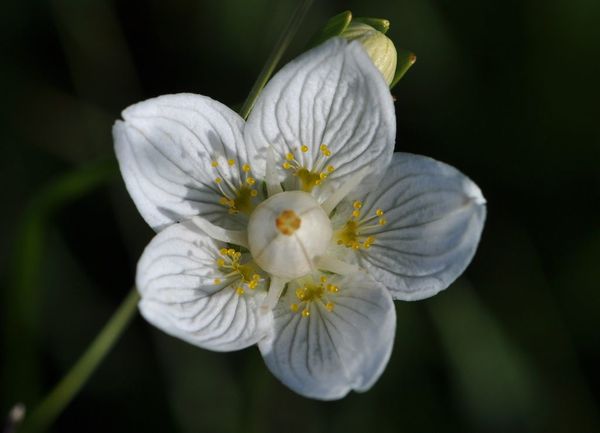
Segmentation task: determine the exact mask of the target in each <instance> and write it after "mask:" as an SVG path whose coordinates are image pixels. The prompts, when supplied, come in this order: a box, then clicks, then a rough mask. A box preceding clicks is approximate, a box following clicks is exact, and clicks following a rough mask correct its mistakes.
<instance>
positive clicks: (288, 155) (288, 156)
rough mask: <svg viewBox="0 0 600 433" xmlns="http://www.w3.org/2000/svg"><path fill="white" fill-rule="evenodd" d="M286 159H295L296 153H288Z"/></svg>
mask: <svg viewBox="0 0 600 433" xmlns="http://www.w3.org/2000/svg"><path fill="white" fill-rule="evenodd" d="M285 159H287V160H288V161H293V160H294V154H293V153H288V154H287V155H285Z"/></svg>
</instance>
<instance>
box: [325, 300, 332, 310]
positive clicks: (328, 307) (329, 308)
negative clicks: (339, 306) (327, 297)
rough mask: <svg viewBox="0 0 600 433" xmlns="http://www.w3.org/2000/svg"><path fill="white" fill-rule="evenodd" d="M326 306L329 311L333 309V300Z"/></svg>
mask: <svg viewBox="0 0 600 433" xmlns="http://www.w3.org/2000/svg"><path fill="white" fill-rule="evenodd" d="M325 308H327V311H333V302H328V303H327V304H325Z"/></svg>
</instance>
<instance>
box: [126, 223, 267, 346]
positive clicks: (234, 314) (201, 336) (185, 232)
mask: <svg viewBox="0 0 600 433" xmlns="http://www.w3.org/2000/svg"><path fill="white" fill-rule="evenodd" d="M223 247H226V244H224V243H221V242H216V241H214V240H212V239H211V238H209V237H208V236H206V235H205V234H204V233H202V232H201V231H199V230H198V229H197V228H196V227H195V226H193V225H192V224H191V223H183V224H174V225H172V226H170V227H168V228H166V229H165V230H163V231H162V232H160V233H159V234H158V235H156V236H155V237H154V239H153V240H152V241H151V242H150V244H149V245H148V246H147V247H146V250H145V251H144V253H143V254H142V257H141V259H140V261H139V263H138V269H137V281H136V283H137V287H138V290H139V292H140V294H141V296H142V299H141V301H140V305H139V307H140V311H141V313H142V315H143V316H144V317H145V318H146V320H148V321H149V322H150V323H152V324H153V325H154V326H156V327H158V328H160V329H161V330H163V331H164V332H166V333H167V334H170V335H172V336H175V337H178V338H181V339H182V340H185V341H187V342H189V343H192V344H194V345H196V346H199V347H203V348H206V349H210V350H218V351H226V350H237V349H242V348H244V347H248V346H250V345H252V344H254V343H256V342H257V341H258V340H259V339H260V338H261V337H262V336H263V333H262V330H263V328H264V327H265V326H266V325H267V324H268V322H269V321H270V319H271V318H270V316H269V315H265V314H260V315H259V314H258V306H259V305H260V304H261V303H262V302H263V300H264V298H265V291H264V290H263V288H261V287H259V288H257V289H255V290H251V289H247V288H246V289H247V290H245V293H244V294H242V295H240V294H238V293H237V292H236V288H237V287H239V286H240V285H241V279H240V277H239V276H238V277H237V278H236V277H233V278H226V277H225V276H224V275H223V272H221V271H220V270H219V269H218V266H217V264H216V261H217V259H218V258H219V257H220V256H219V254H220V253H219V249H221V248H223ZM217 278H220V279H221V280H222V281H218V280H215V279H217Z"/></svg>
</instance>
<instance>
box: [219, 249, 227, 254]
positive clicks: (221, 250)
mask: <svg viewBox="0 0 600 433" xmlns="http://www.w3.org/2000/svg"><path fill="white" fill-rule="evenodd" d="M219 252H220V253H221V254H222V255H224V256H226V255H227V248H221V249H220V250H219Z"/></svg>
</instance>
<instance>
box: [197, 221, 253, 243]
mask: <svg viewBox="0 0 600 433" xmlns="http://www.w3.org/2000/svg"><path fill="white" fill-rule="evenodd" d="M192 222H193V223H194V224H195V225H196V226H197V227H198V228H199V229H200V230H202V231H203V232H204V233H206V234H207V235H208V236H210V237H211V238H213V239H216V240H218V241H222V242H227V243H230V244H235V245H241V246H242V247H246V248H248V233H247V232H246V231H245V230H227V229H224V228H221V227H218V226H216V225H214V224H213V223H211V222H209V221H208V220H206V219H204V218H202V217H200V216H195V217H193V218H192Z"/></svg>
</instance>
